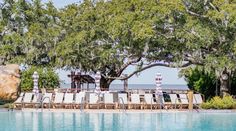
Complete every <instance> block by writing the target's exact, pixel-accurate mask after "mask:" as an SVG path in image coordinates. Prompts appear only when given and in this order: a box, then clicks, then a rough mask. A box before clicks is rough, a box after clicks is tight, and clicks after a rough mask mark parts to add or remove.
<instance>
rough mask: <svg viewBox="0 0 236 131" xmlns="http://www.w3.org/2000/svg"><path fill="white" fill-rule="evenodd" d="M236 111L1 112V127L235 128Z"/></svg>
mask: <svg viewBox="0 0 236 131" xmlns="http://www.w3.org/2000/svg"><path fill="white" fill-rule="evenodd" d="M235 130H236V113H188V112H187V113H124V114H123V113H79V112H78V113H68V112H65V113H62V112H57V113H52V112H0V131H235Z"/></svg>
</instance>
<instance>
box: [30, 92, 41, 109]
mask: <svg viewBox="0 0 236 131" xmlns="http://www.w3.org/2000/svg"><path fill="white" fill-rule="evenodd" d="M41 100H42V94H41V93H38V94H37V95H36V94H34V95H33V100H32V102H31V103H32V104H33V107H35V108H38V107H39V106H40V104H41ZM36 105H37V107H36Z"/></svg>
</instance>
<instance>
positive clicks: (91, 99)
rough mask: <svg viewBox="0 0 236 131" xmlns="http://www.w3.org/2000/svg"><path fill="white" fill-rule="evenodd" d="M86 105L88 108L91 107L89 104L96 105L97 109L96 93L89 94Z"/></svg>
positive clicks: (97, 99)
mask: <svg viewBox="0 0 236 131" xmlns="http://www.w3.org/2000/svg"><path fill="white" fill-rule="evenodd" d="M88 106H89V108H91V106H97V108H98V109H99V97H98V95H97V94H95V93H90V94H89V102H88Z"/></svg>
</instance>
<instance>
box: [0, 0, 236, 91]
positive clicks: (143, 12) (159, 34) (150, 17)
mask: <svg viewBox="0 0 236 131" xmlns="http://www.w3.org/2000/svg"><path fill="white" fill-rule="evenodd" d="M0 6H2V7H1V12H2V15H1V19H0V32H1V35H0V63H2V64H7V63H23V64H28V65H49V66H53V67H58V68H64V67H65V68H69V69H71V68H76V69H77V68H80V69H81V70H83V71H87V72H95V71H97V70H100V71H101V73H102V74H103V75H102V77H104V78H102V81H103V80H106V82H107V83H111V81H113V80H114V79H115V78H117V77H120V76H121V74H122V73H123V71H124V70H125V69H126V68H127V67H128V66H130V65H138V66H139V67H138V68H137V69H138V70H141V69H143V68H144V65H147V64H148V66H149V65H152V64H153V65H155V64H156V62H159V61H163V62H166V63H164V64H163V65H164V66H169V67H181V66H182V65H183V63H186V62H189V64H196V65H203V66H204V68H206V70H208V71H212V69H213V70H217V71H218V72H221V71H222V70H223V69H224V68H225V67H226V68H227V69H228V70H230V71H234V70H235V68H236V66H235V65H236V61H235V54H236V48H235V47H236V28H235V26H236V19H235V18H236V11H234V9H235V7H236V3H235V1H232V0H231V1H224V0H214V1H203V0H197V1H196V0H110V1H103V0H101V1H100V0H95V1H92V0H84V1H83V2H82V3H81V4H71V5H67V6H65V8H62V9H60V10H58V9H57V8H55V6H54V4H53V3H52V2H48V3H42V2H41V0H31V1H28V0H27V1H26V0H18V1H14V0H3V1H1V5H0ZM150 67H153V66H150ZM145 69H147V68H145ZM210 74H211V73H210ZM199 78H200V77H199ZM201 78H202V76H201ZM208 78H209V79H208ZM211 79H212V78H211V75H209V76H207V77H206V78H204V77H203V78H202V79H199V80H198V82H194V84H193V86H195V87H196V90H199V91H201V89H202V86H203V85H204V83H208V84H207V86H208V85H210V82H209V81H210V80H211ZM206 80H207V82H206ZM209 88H213V86H211V87H210V86H209ZM207 90H208V89H207ZM209 90H210V89H209ZM203 92H204V91H203ZM205 94H206V95H207V96H208V94H207V93H205Z"/></svg>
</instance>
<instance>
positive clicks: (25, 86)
mask: <svg viewBox="0 0 236 131" xmlns="http://www.w3.org/2000/svg"><path fill="white" fill-rule="evenodd" d="M34 71H37V72H38V74H39V88H43V87H44V88H46V89H53V88H57V87H58V86H59V76H58V74H56V73H55V71H54V70H53V69H52V68H40V67H31V68H29V69H27V70H25V71H23V72H22V74H21V84H20V88H21V90H22V91H30V90H32V89H33V78H32V75H33V73H34Z"/></svg>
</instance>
